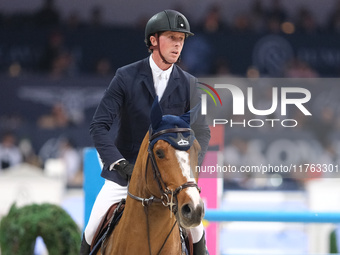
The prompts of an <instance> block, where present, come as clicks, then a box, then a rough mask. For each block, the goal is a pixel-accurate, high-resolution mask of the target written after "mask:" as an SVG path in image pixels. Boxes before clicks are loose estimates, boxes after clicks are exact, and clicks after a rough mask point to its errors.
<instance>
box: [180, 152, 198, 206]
mask: <svg viewBox="0 0 340 255" xmlns="http://www.w3.org/2000/svg"><path fill="white" fill-rule="evenodd" d="M175 154H176V157H177V160H178V163H179V166H180V167H181V170H182V173H183V176H184V177H186V179H187V182H194V183H196V180H195V178H193V177H192V176H193V173H192V172H191V168H190V161H189V153H188V152H186V151H179V150H176V151H175ZM185 192H186V193H187V194H188V195H189V197H190V198H191V200H192V202H193V203H194V207H195V208H196V206H197V205H198V204H199V203H200V201H201V197H200V194H199V192H198V190H197V189H196V188H195V187H189V188H186V190H185Z"/></svg>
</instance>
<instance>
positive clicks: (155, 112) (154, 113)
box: [150, 96, 163, 130]
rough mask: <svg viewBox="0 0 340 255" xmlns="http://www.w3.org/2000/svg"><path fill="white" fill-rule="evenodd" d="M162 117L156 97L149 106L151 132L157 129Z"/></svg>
mask: <svg viewBox="0 0 340 255" xmlns="http://www.w3.org/2000/svg"><path fill="white" fill-rule="evenodd" d="M162 117H163V112H162V108H161V106H160V105H159V103H158V96H156V97H155V100H154V101H153V103H152V106H151V115H150V120H151V127H152V129H153V130H155V129H157V127H158V126H159V124H160V123H161V121H162Z"/></svg>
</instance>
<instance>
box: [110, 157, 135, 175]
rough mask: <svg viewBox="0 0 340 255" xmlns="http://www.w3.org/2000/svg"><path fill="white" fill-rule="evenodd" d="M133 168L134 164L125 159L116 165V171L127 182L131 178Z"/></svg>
mask: <svg viewBox="0 0 340 255" xmlns="http://www.w3.org/2000/svg"><path fill="white" fill-rule="evenodd" d="M133 167H134V165H133V164H130V163H129V161H127V160H125V159H124V160H121V161H119V162H118V163H117V164H115V166H114V169H115V170H117V171H118V173H119V174H120V175H121V176H122V177H123V178H124V179H125V180H128V179H129V178H131V175H132V171H133Z"/></svg>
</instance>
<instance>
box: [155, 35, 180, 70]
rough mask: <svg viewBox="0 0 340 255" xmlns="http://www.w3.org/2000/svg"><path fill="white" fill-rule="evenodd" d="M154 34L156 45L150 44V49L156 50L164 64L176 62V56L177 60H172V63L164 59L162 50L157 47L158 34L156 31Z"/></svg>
mask: <svg viewBox="0 0 340 255" xmlns="http://www.w3.org/2000/svg"><path fill="white" fill-rule="evenodd" d="M154 36H155V38H156V41H157V46H153V45H151V46H150V49H151V50H155V49H157V50H158V53H159V56H160V57H161V59H162V61H163V63H165V64H167V65H172V64H174V63H176V62H177V61H178V60H179V58H178V60H177V61H176V62H174V63H170V62H168V61H167V60H166V59H165V57H164V56H163V54H162V52H161V48H160V47H159V36H158V33H156V34H155V35H154Z"/></svg>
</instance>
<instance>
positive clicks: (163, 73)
mask: <svg viewBox="0 0 340 255" xmlns="http://www.w3.org/2000/svg"><path fill="white" fill-rule="evenodd" d="M149 63H150V67H151V70H152V75H153V76H154V77H158V76H160V75H161V76H162V77H165V79H166V80H168V79H169V77H170V74H171V72H172V69H173V67H174V65H173V64H172V65H171V66H170V67H169V68H168V69H167V70H164V71H163V70H162V69H160V68H159V67H158V66H157V64H156V63H155V61H154V60H153V58H152V54H151V55H150V57H149Z"/></svg>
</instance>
